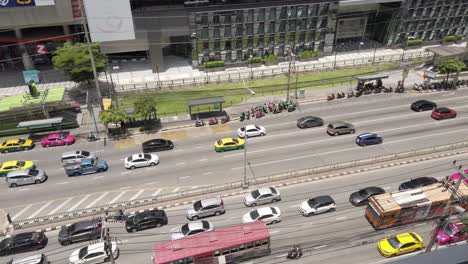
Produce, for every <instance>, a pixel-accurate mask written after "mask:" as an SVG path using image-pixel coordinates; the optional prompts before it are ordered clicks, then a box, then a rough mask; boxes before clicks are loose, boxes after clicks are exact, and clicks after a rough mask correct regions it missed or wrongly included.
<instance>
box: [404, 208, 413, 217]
mask: <svg viewBox="0 0 468 264" xmlns="http://www.w3.org/2000/svg"><path fill="white" fill-rule="evenodd" d="M414 213H415V211H414V210H413V208H403V209H401V217H408V216H413V215H414Z"/></svg>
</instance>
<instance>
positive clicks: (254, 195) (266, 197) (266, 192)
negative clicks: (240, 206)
mask: <svg viewBox="0 0 468 264" xmlns="http://www.w3.org/2000/svg"><path fill="white" fill-rule="evenodd" d="M280 200H281V193H280V192H279V191H278V190H277V189H276V188H273V187H264V188H260V189H257V190H255V191H253V192H251V193H248V194H247V195H246V196H245V197H244V204H245V205H246V206H256V205H257V204H267V203H275V202H277V201H280Z"/></svg>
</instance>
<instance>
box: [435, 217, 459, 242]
mask: <svg viewBox="0 0 468 264" xmlns="http://www.w3.org/2000/svg"><path fill="white" fill-rule="evenodd" d="M432 232H435V230H433V231H432ZM465 240H468V226H466V225H465V224H463V223H462V222H457V223H449V224H448V225H447V226H446V227H445V229H443V230H440V231H439V233H438V234H437V236H436V242H437V244H439V245H446V244H450V243H456V242H460V241H465Z"/></svg>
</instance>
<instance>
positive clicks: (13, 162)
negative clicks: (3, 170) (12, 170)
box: [2, 160, 18, 167]
mask: <svg viewBox="0 0 468 264" xmlns="http://www.w3.org/2000/svg"><path fill="white" fill-rule="evenodd" d="M16 163H18V160H9V161H5V162H3V165H2V167H5V166H14V165H16Z"/></svg>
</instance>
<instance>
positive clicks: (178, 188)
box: [172, 187, 180, 193]
mask: <svg viewBox="0 0 468 264" xmlns="http://www.w3.org/2000/svg"><path fill="white" fill-rule="evenodd" d="M179 190H180V187H177V188H175V189H174V190H173V191H172V192H173V193H176V192H178V191H179Z"/></svg>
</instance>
